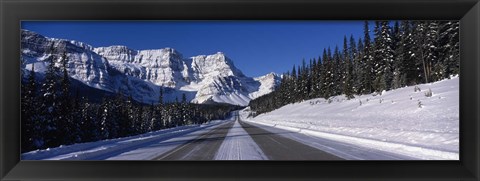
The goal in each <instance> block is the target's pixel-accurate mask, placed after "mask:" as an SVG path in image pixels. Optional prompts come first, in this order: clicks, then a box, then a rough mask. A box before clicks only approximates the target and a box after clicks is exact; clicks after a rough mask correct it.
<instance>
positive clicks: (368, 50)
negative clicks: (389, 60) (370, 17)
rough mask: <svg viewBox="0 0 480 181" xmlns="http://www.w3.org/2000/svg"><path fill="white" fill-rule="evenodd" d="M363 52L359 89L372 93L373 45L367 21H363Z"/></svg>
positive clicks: (365, 92)
mask: <svg viewBox="0 0 480 181" xmlns="http://www.w3.org/2000/svg"><path fill="white" fill-rule="evenodd" d="M363 47H364V48H363V52H362V65H363V67H362V73H361V74H362V76H361V77H362V81H361V82H362V83H361V87H360V90H361V92H362V93H363V94H369V93H372V80H373V72H372V70H373V66H372V61H373V56H372V51H373V49H372V48H373V47H372V45H371V42H370V30H369V29H368V21H365V24H364V43H363Z"/></svg>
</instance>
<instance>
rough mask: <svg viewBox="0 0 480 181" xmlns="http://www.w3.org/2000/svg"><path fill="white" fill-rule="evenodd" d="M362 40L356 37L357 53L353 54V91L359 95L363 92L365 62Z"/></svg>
mask: <svg viewBox="0 0 480 181" xmlns="http://www.w3.org/2000/svg"><path fill="white" fill-rule="evenodd" d="M363 50H364V47H363V40H362V38H359V39H358V44H357V55H356V56H355V60H354V62H355V64H354V65H355V69H354V72H355V89H356V91H355V93H356V94H358V95H361V94H362V93H363V81H364V79H365V74H364V73H365V70H364V69H365V62H363Z"/></svg>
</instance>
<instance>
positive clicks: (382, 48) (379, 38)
mask: <svg viewBox="0 0 480 181" xmlns="http://www.w3.org/2000/svg"><path fill="white" fill-rule="evenodd" d="M375 24H376V25H375V51H374V52H375V54H374V75H375V78H374V82H373V86H374V88H375V91H376V92H381V91H383V90H389V89H390V84H391V81H392V79H393V70H392V64H393V54H394V51H393V49H392V47H393V40H392V37H391V30H390V25H389V22H388V21H376V22H375Z"/></svg>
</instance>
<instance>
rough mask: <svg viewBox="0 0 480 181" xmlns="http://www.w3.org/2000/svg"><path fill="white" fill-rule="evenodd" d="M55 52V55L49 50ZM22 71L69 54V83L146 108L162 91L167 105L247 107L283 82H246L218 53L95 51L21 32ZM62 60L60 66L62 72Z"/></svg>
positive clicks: (267, 78)
mask: <svg viewBox="0 0 480 181" xmlns="http://www.w3.org/2000/svg"><path fill="white" fill-rule="evenodd" d="M52 46H53V47H59V48H56V49H55V51H52V50H51V49H52V48H51V47H52ZM21 47H22V49H21V52H22V59H23V63H22V69H31V66H35V71H36V72H38V73H43V72H45V70H46V68H45V67H46V64H47V62H45V60H47V59H48V58H49V57H50V56H52V55H55V56H56V57H60V54H61V52H63V51H64V50H65V49H66V52H67V57H68V60H69V61H68V65H67V66H68V68H67V69H68V72H69V75H70V76H71V78H73V79H75V80H78V81H80V82H82V83H83V84H85V85H86V86H89V87H92V88H95V89H100V90H103V91H107V92H112V93H117V92H120V93H123V94H125V95H131V96H132V97H133V98H134V99H135V100H137V101H140V102H144V103H147V104H150V103H157V102H158V97H159V92H160V88H161V87H163V88H164V90H165V101H174V100H175V99H176V98H178V99H181V96H182V94H183V93H185V94H186V96H187V99H188V100H189V101H191V102H193V103H215V102H217V103H229V104H234V105H247V104H248V103H249V101H250V100H251V99H255V98H257V97H259V96H262V95H264V94H267V93H270V92H272V91H273V90H274V89H275V87H276V86H277V85H278V84H279V82H280V77H279V76H278V75H277V74H274V73H270V74H267V75H265V76H261V77H256V78H252V77H247V76H245V75H244V74H243V73H242V71H240V70H239V69H238V68H236V67H235V65H234V64H233V61H232V60H231V59H229V58H228V57H227V56H225V54H224V53H222V52H218V53H216V54H213V55H199V56H194V57H190V58H184V57H183V56H182V54H181V53H180V52H178V51H177V50H175V49H172V48H163V49H153V50H134V49H131V48H128V47H126V46H110V47H97V48H95V47H92V46H90V45H88V44H86V43H83V42H78V41H71V40H64V39H56V38H48V37H45V36H42V35H40V34H38V33H35V32H32V31H28V30H22V32H21ZM59 61H60V59H58V60H57V61H56V66H60V62H59Z"/></svg>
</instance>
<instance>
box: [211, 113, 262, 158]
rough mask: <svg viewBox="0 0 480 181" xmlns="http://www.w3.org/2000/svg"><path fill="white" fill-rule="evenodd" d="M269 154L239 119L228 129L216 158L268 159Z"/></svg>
mask: <svg viewBox="0 0 480 181" xmlns="http://www.w3.org/2000/svg"><path fill="white" fill-rule="evenodd" d="M266 159H267V156H265V154H264V153H263V151H262V149H260V147H258V145H257V144H256V143H255V142H254V141H253V139H252V138H251V137H250V135H248V133H247V132H246V131H245V129H243V128H242V126H241V125H240V123H239V122H238V120H236V121H235V124H234V125H233V127H232V128H231V129H230V131H228V134H227V137H226V138H225V140H224V141H223V143H222V146H220V149H219V150H218V152H217V154H216V155H215V160H266Z"/></svg>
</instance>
